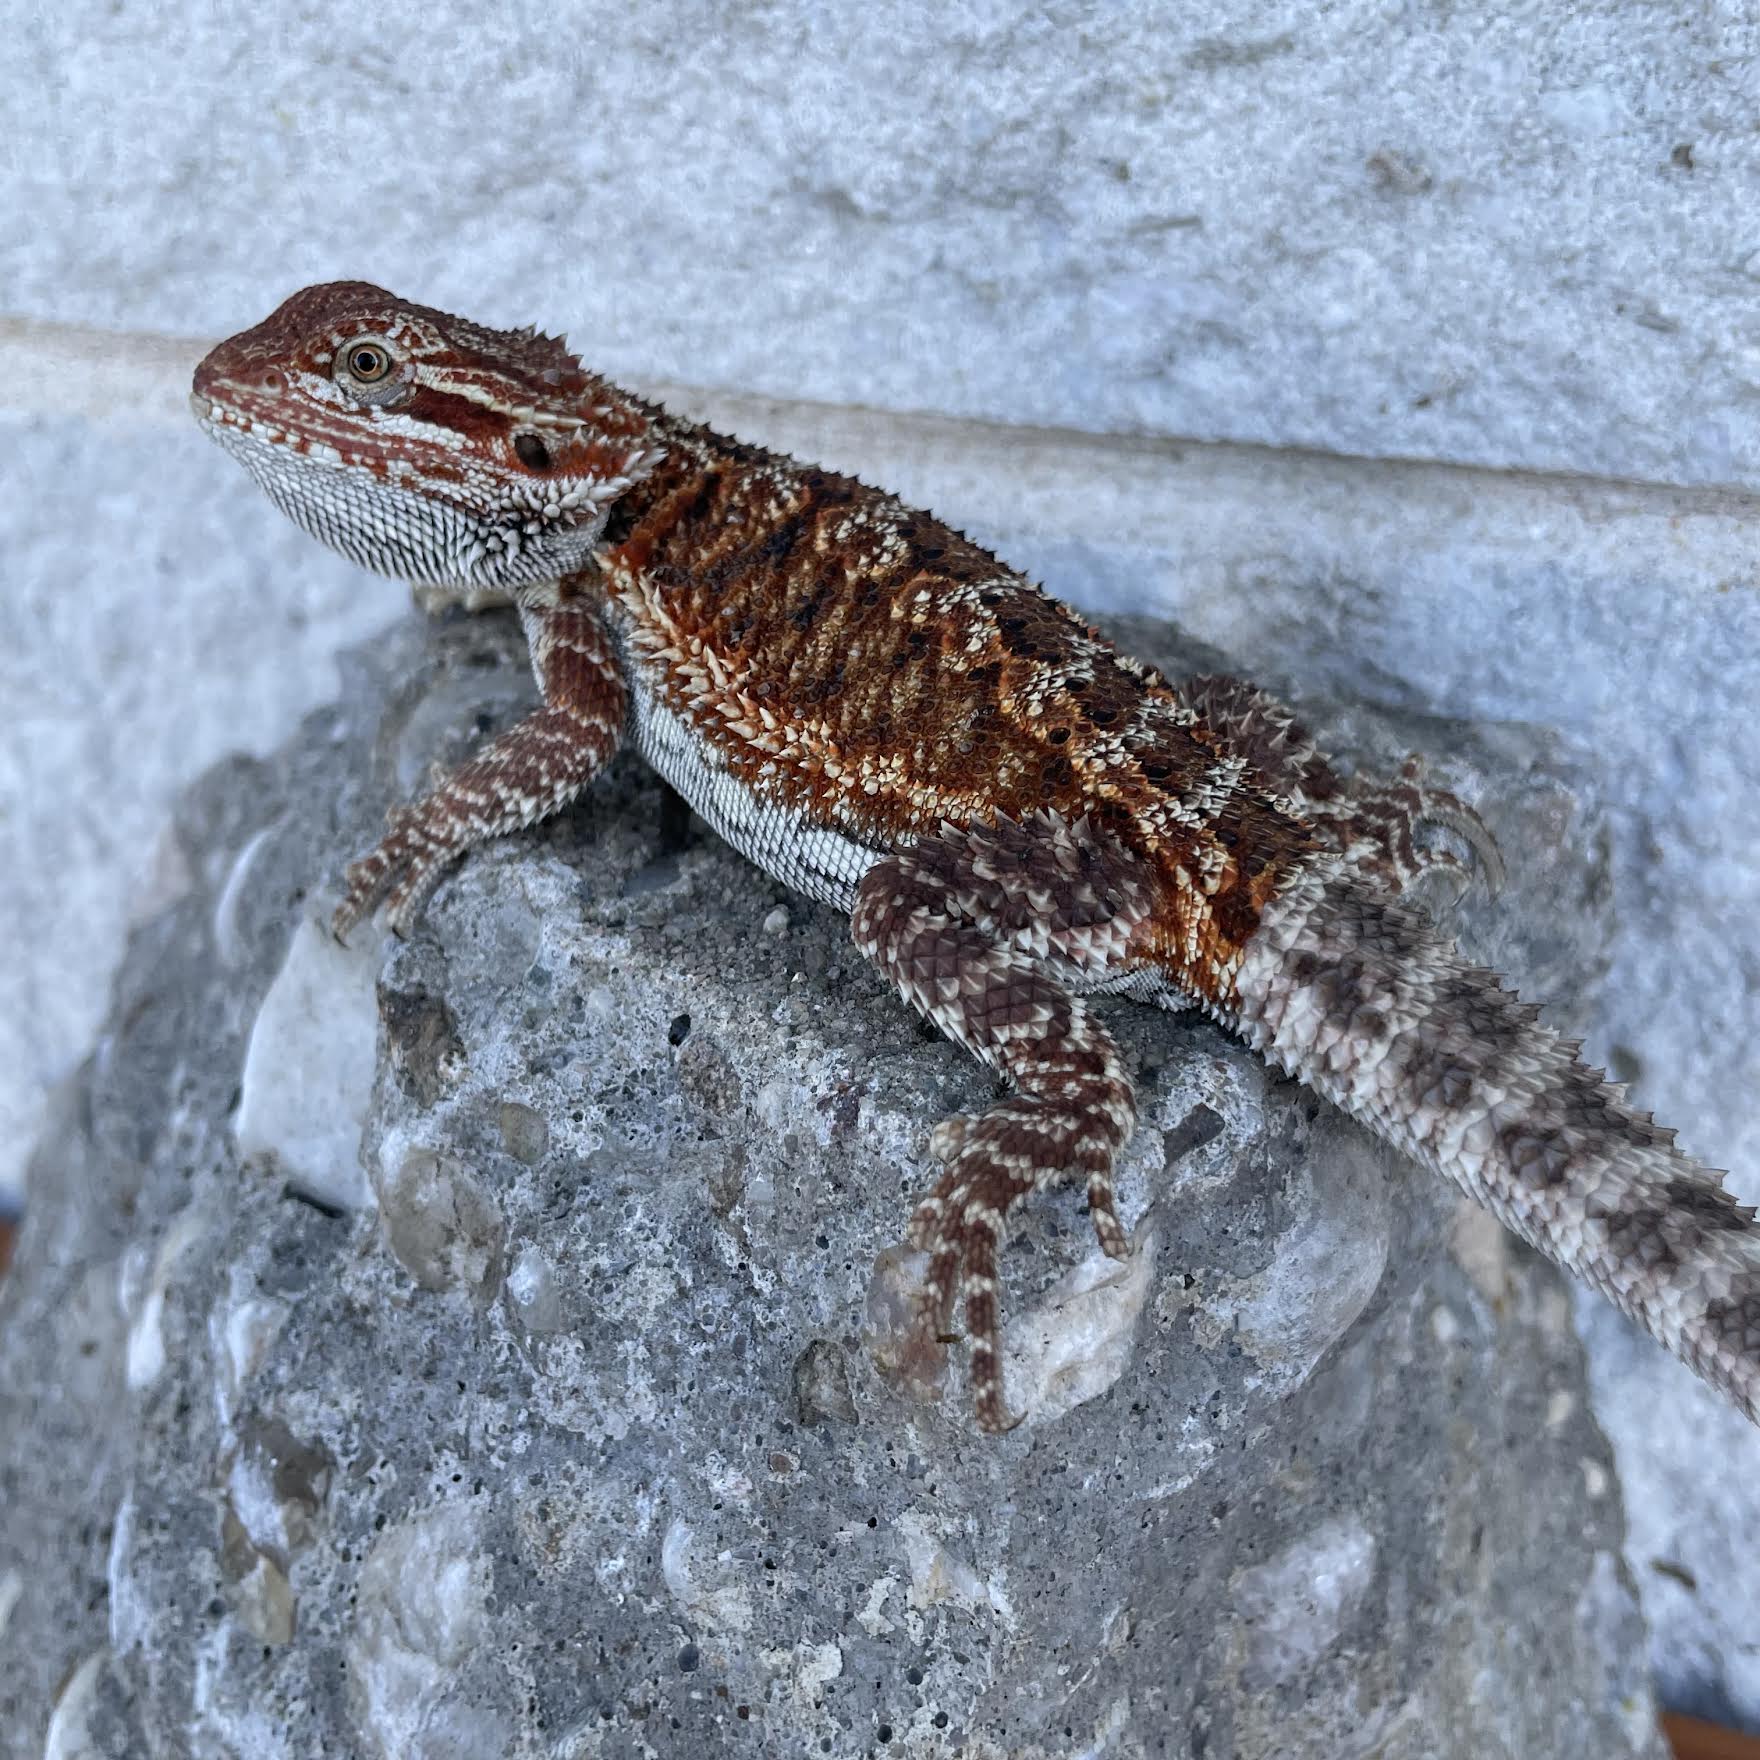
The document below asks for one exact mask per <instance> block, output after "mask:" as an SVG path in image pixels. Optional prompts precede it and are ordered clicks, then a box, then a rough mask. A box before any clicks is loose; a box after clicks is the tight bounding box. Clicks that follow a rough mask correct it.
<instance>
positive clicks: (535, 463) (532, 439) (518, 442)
mask: <svg viewBox="0 0 1760 1760" xmlns="http://www.w3.org/2000/svg"><path fill="white" fill-rule="evenodd" d="M513 450H514V452H515V453H516V454H517V455H518V457H519V461H520V463H521V464H523V465H524V466H525V467H526V469H527V470H533V471H547V470H549V468H550V464H551V459H550V448H549V447H548V446H546V445H545V444H544V442H543V441H542V440H540V439H539V438H538V436H537V435H536V434H533V433H530V432H526V433H520V434H515V435H514V437H513Z"/></svg>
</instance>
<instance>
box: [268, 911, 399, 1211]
mask: <svg viewBox="0 0 1760 1760" xmlns="http://www.w3.org/2000/svg"><path fill="white" fill-rule="evenodd" d="M357 938H358V939H359V940H360V941H361V942H362V943H363V944H364V943H367V942H370V941H371V939H372V936H371V934H370V932H368V931H365V930H362V931H357ZM377 974H378V960H377V957H376V956H375V954H374V953H372V952H370V951H368V950H366V948H365V947H364V946H363V947H362V948H359V949H357V948H354V947H343V946H341V945H339V944H338V942H337V941H336V939H335V937H334V936H332V935H331V934H330V932H329V931H328V930H327V929H326V928H324V927H323V926H321V925H320V924H319V923H317V922H315V921H314V920H312V919H311V918H310V917H306V918H302V919H301V921H300V925H299V927H298V928H297V929H296V930H295V931H294V933H293V939H292V941H291V943H290V944H289V946H288V949H287V958H286V960H285V961H284V962H283V964H282V967H281V971H280V972H279V974H278V975H277V976H276V979H275V982H274V984H273V985H272V986H271V987H270V990H269V994H268V995H267V996H265V997H264V998H263V1006H262V1007H261V1009H259V1010H258V1012H257V1019H256V1024H255V1026H254V1027H253V1028H252V1030H251V1039H250V1047H249V1049H248V1051H247V1052H246V1053H245V1064H244V1080H243V1084H242V1087H243V1092H242V1095H241V1097H240V1100H239V1107H238V1118H237V1133H238V1147H239V1152H240V1153H241V1154H243V1155H256V1154H262V1153H265V1152H268V1153H272V1154H273V1155H274V1156H275V1159H276V1161H277V1163H278V1164H279V1165H280V1167H281V1168H282V1169H283V1170H284V1171H285V1172H286V1175H287V1178H288V1179H289V1180H290V1181H291V1182H292V1183H293V1184H294V1185H295V1186H296V1187H297V1188H298V1189H299V1190H301V1191H303V1192H306V1193H308V1194H309V1195H310V1196H312V1197H314V1198H317V1199H318V1200H320V1201H321V1202H323V1203H326V1204H334V1205H336V1206H338V1207H339V1208H344V1209H358V1208H360V1207H362V1206H363V1205H367V1204H370V1203H371V1202H372V1192H371V1189H370V1187H369V1186H368V1183H367V1177H366V1174H365V1172H364V1171H363V1169H362V1166H361V1155H360V1149H361V1131H362V1128H363V1127H364V1125H365V1123H366V1116H367V1103H368V1101H369V1100H370V1099H371V1097H372V1090H373V1050H374V1045H375V1042H376V1038H377V1034H378V1020H379V1017H378V1008H377V1004H376V1001H375V996H374V984H375V980H376V977H377Z"/></svg>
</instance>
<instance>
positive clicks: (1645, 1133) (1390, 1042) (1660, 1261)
mask: <svg viewBox="0 0 1760 1760" xmlns="http://www.w3.org/2000/svg"><path fill="white" fill-rule="evenodd" d="M1236 990H1237V997H1236V1002H1235V1009H1236V1013H1235V1018H1234V1020H1233V1021H1232V1023H1231V1024H1233V1025H1234V1026H1235V1027H1236V1028H1237V1030H1238V1031H1239V1032H1240V1033H1241V1034H1242V1036H1243V1037H1244V1038H1245V1039H1246V1040H1247V1042H1248V1043H1249V1044H1250V1045H1252V1046H1253V1048H1254V1049H1255V1050H1257V1051H1259V1052H1260V1053H1261V1054H1262V1055H1264V1056H1265V1057H1266V1058H1268V1059H1269V1060H1270V1061H1271V1062H1273V1063H1275V1064H1276V1065H1277V1066H1278V1067H1279V1068H1281V1069H1282V1070H1284V1071H1285V1072H1286V1073H1287V1074H1290V1075H1294V1076H1297V1077H1299V1078H1300V1079H1301V1080H1302V1081H1304V1082H1306V1083H1307V1084H1308V1085H1309V1086H1310V1087H1312V1088H1313V1089H1315V1091H1316V1092H1318V1093H1320V1094H1323V1095H1324V1096H1325V1097H1326V1098H1327V1099H1329V1100H1331V1101H1332V1102H1334V1104H1336V1105H1338V1106H1341V1107H1343V1108H1344V1110H1345V1111H1347V1112H1349V1113H1351V1114H1353V1115H1354V1116H1355V1117H1357V1118H1358V1119H1361V1120H1362V1121H1363V1122H1364V1123H1366V1124H1368V1125H1369V1126H1370V1127H1371V1128H1372V1129H1374V1130H1375V1131H1376V1132H1378V1133H1379V1134H1380V1135H1382V1136H1384V1137H1386V1138H1387V1139H1388V1140H1389V1141H1390V1142H1392V1143H1393V1144H1394V1145H1395V1146H1396V1147H1398V1148H1400V1149H1401V1150H1403V1151H1404V1152H1405V1153H1406V1154H1408V1155H1410V1156H1412V1157H1413V1158H1414V1159H1415V1160H1418V1161H1421V1162H1423V1163H1424V1164H1425V1165H1426V1166H1429V1167H1432V1168H1434V1169H1435V1170H1436V1171H1437V1172H1439V1173H1443V1174H1446V1175H1447V1176H1448V1177H1449V1178H1450V1179H1452V1180H1454V1181H1455V1182H1456V1184H1458V1185H1460V1186H1461V1187H1463V1188H1464V1189H1465V1190H1466V1191H1467V1193H1468V1194H1469V1195H1470V1196H1472V1197H1474V1198H1476V1199H1477V1200H1478V1201H1479V1202H1480V1203H1481V1204H1483V1205H1485V1206H1486V1208H1487V1209H1489V1210H1490V1211H1491V1212H1492V1214H1493V1215H1495V1216H1496V1217H1497V1218H1498V1220H1499V1221H1501V1222H1502V1223H1503V1224H1504V1225H1505V1226H1506V1227H1508V1228H1509V1229H1511V1230H1513V1231H1514V1232H1515V1233H1516V1234H1517V1235H1519V1236H1520V1237H1521V1238H1522V1239H1523V1240H1525V1241H1527V1242H1529V1243H1530V1244H1531V1245H1532V1246H1534V1247H1537V1248H1538V1249H1539V1250H1540V1251H1541V1252H1543V1253H1545V1254H1546V1255H1547V1257H1548V1258H1550V1259H1553V1260H1555V1261H1557V1263H1558V1264H1560V1265H1562V1266H1564V1267H1565V1269H1566V1270H1568V1271H1571V1272H1574V1273H1575V1274H1576V1275H1577V1276H1579V1277H1581V1278H1583V1279H1584V1280H1585V1281H1586V1282H1588V1283H1590V1284H1593V1285H1594V1286H1595V1287H1596V1288H1597V1289H1599V1290H1601V1291H1602V1292H1603V1293H1604V1294H1605V1295H1606V1296H1607V1297H1608V1298H1609V1299H1610V1300H1612V1301H1613V1303H1614V1304H1615V1305H1616V1306H1617V1307H1619V1308H1621V1309H1622V1310H1623V1311H1624V1312H1626V1313H1627V1314H1630V1315H1631V1316H1632V1317H1633V1318H1634V1319H1636V1320H1639V1321H1641V1322H1642V1323H1643V1325H1644V1326H1645V1327H1646V1328H1648V1330H1649V1331H1650V1333H1651V1334H1652V1335H1653V1336H1654V1337H1655V1338H1656V1339H1657V1340H1658V1341H1659V1342H1660V1343H1661V1344H1663V1345H1664V1346H1665V1347H1666V1348H1667V1349H1669V1350H1671V1351H1673V1352H1674V1354H1675V1355H1676V1356H1678V1357H1680V1358H1681V1359H1682V1360H1683V1361H1684V1362H1686V1363H1687V1364H1689V1365H1690V1366H1691V1367H1692V1368H1693V1369H1694V1370H1696V1371H1697V1372H1698V1373H1699V1374H1700V1375H1702V1376H1703V1377H1704V1378H1705V1379H1706V1380H1707V1381H1708V1382H1710V1383H1711V1385H1712V1386H1713V1387H1715V1388H1717V1389H1718V1390H1719V1391H1720V1392H1722V1393H1724V1394H1726V1395H1727V1396H1728V1397H1729V1398H1730V1399H1731V1400H1733V1401H1734V1402H1735V1404H1736V1405H1738V1406H1739V1407H1740V1408H1741V1409H1742V1410H1743V1411H1744V1412H1746V1413H1747V1415H1748V1416H1749V1417H1750V1418H1751V1419H1754V1420H1755V1422H1757V1423H1760V1227H1757V1226H1756V1224H1755V1212H1754V1210H1753V1209H1751V1208H1749V1207H1748V1206H1746V1205H1743V1204H1738V1203H1737V1202H1736V1201H1735V1200H1734V1199H1733V1198H1732V1197H1731V1196H1730V1194H1729V1193H1728V1192H1726V1191H1725V1190H1724V1189H1723V1184H1722V1176H1721V1175H1719V1174H1717V1173H1714V1172H1712V1171H1711V1170H1709V1169H1707V1168H1705V1167H1702V1166H1700V1165H1699V1163H1698V1162H1696V1161H1694V1160H1692V1159H1691V1158H1690V1157H1688V1156H1686V1155H1684V1154H1682V1153H1681V1152H1680V1151H1679V1150H1678V1149H1676V1148H1675V1147H1674V1133H1673V1132H1672V1131H1669V1130H1667V1129H1665V1128H1664V1127H1662V1126H1661V1125H1658V1124H1655V1123H1653V1122H1652V1121H1651V1119H1650V1118H1649V1116H1648V1115H1647V1114H1644V1113H1639V1112H1634V1111H1633V1110H1631V1109H1630V1108H1629V1107H1628V1106H1627V1105H1626V1104H1625V1099H1624V1094H1623V1090H1621V1089H1620V1088H1618V1087H1616V1086H1614V1085H1612V1084H1610V1083H1608V1082H1607V1081H1606V1080H1605V1079H1604V1078H1603V1076H1602V1073H1601V1071H1599V1070H1594V1069H1590V1068H1588V1067H1587V1066H1586V1065H1585V1064H1583V1063H1582V1062H1580V1061H1579V1060H1578V1058H1577V1056H1576V1054H1575V1050H1576V1048H1575V1046H1574V1045H1573V1044H1571V1043H1570V1042H1568V1041H1566V1040H1564V1039H1561V1038H1560V1037H1559V1035H1558V1034H1556V1033H1554V1032H1553V1031H1552V1030H1551V1029H1550V1028H1548V1027H1544V1026H1542V1025H1540V1023H1539V1020H1538V1018H1537V1016H1538V1013H1539V1011H1538V1009H1536V1008H1535V1007H1534V1006H1533V1005H1531V1004H1529V1003H1525V1002H1522V1001H1521V1000H1520V999H1519V998H1518V997H1516V995H1515V994H1514V993H1513V992H1511V991H1509V990H1506V989H1505V988H1504V987H1503V986H1502V984H1501V983H1500V981H1499V980H1498V978H1497V977H1496V976H1495V975H1494V974H1493V973H1491V972H1488V971H1485V970H1483V969H1481V968H1479V967H1476V966H1474V965H1471V964H1469V963H1468V962H1467V961H1466V960H1465V959H1464V958H1463V957H1462V956H1461V955H1460V953H1459V952H1458V951H1457V950H1456V948H1455V946H1454V944H1453V942H1452V941H1450V940H1448V939H1447V938H1446V937H1444V936H1443V935H1441V934H1439V933H1438V932H1437V931H1436V930H1435V929H1434V928H1433V927H1432V926H1431V925H1430V924H1429V922H1428V921H1426V920H1425V919H1424V918H1423V917H1421V916H1420V915H1419V914H1418V913H1417V912H1416V911H1414V910H1412V909H1410V908H1409V907H1407V906H1404V905H1401V904H1398V903H1395V902H1393V901H1392V900H1390V899H1388V898H1387V897H1386V896H1385V895H1383V894H1381V893H1380V892H1379V891H1378V890H1372V889H1371V888H1369V887H1368V886H1366V885H1364V884H1363V883H1361V882H1357V881H1353V880H1352V879H1351V878H1350V876H1349V875H1347V874H1346V873H1345V872H1344V871H1343V870H1342V868H1341V867H1340V866H1339V865H1338V864H1337V863H1336V862H1334V863H1328V864H1323V865H1320V866H1318V867H1316V868H1314V869H1311V870H1309V871H1308V872H1307V873H1306V874H1304V875H1303V876H1302V878H1301V879H1300V880H1298V881H1297V882H1296V883H1295V884H1294V885H1293V886H1292V887H1291V888H1290V890H1289V891H1288V892H1287V893H1285V894H1284V896H1283V897H1282V898H1280V899H1278V900H1277V901H1276V902H1275V903H1274V904H1273V905H1271V906H1270V907H1269V908H1268V909H1267V911H1266V912H1265V915H1264V918H1263V920H1262V922H1261V924H1260V927H1259V929H1258V931H1257V933H1255V935H1254V936H1253V938H1252V940H1251V941H1250V942H1249V943H1248V947H1247V951H1246V955H1245V958H1244V959H1243V961H1242V964H1241V967H1240V969H1239V973H1238V977H1237V980H1236Z"/></svg>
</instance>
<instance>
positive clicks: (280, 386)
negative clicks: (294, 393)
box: [257, 367, 287, 391]
mask: <svg viewBox="0 0 1760 1760" xmlns="http://www.w3.org/2000/svg"><path fill="white" fill-rule="evenodd" d="M257 383H258V384H259V385H260V386H261V387H262V388H263V389H264V390H265V391H285V390H286V389H287V380H286V379H285V378H284V377H283V376H282V374H281V371H280V369H279V368H278V367H265V368H264V369H263V370H262V372H261V373H259V374H258V375H257Z"/></svg>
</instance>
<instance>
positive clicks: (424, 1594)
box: [348, 1503, 503, 1760]
mask: <svg viewBox="0 0 1760 1760" xmlns="http://www.w3.org/2000/svg"><path fill="white" fill-rule="evenodd" d="M475 1541H476V1530H475V1524H474V1522H473V1520H472V1518H471V1514H470V1512H469V1510H468V1509H466V1508H465V1507H464V1506H463V1505H461V1504H453V1503H448V1504H441V1505H438V1506H437V1507H435V1508H433V1509H429V1510H425V1511H423V1512H422V1513H421V1514H419V1515H416V1516H412V1517H411V1518H410V1519H409V1520H408V1521H405V1522H403V1523H400V1524H399V1525H398V1526H397V1527H395V1528H391V1529H388V1530H387V1531H386V1532H385V1534H384V1535H383V1537H382V1538H381V1539H380V1540H379V1542H378V1544H377V1545H376V1546H375V1547H374V1548H373V1551H372V1554H371V1556H370V1557H369V1558H368V1559H367V1561H366V1563H365V1564H364V1565H363V1566H362V1567H361V1575H360V1586H359V1590H358V1595H357V1601H356V1612H355V1631H354V1636H353V1640H352V1642H351V1643H350V1644H349V1649H348V1655H349V1675H350V1678H351V1681H352V1688H353V1691H354V1693H355V1695H356V1698H357V1702H358V1705H359V1708H360V1711H361V1715H362V1722H363V1725H364V1727H365V1729H366V1731H367V1733H368V1735H369V1736H370V1737H371V1738H372V1739H373V1741H374V1743H375V1745H376V1746H377V1748H378V1750H379V1752H380V1753H381V1754H382V1755H383V1756H384V1760H400V1757H401V1756H403V1755H407V1754H412V1753H417V1752H423V1753H426V1752H434V1753H445V1754H447V1755H448V1756H452V1755H453V1754H455V1753H457V1754H458V1755H459V1757H460V1760H462V1756H463V1755H464V1754H466V1753H469V1752H471V1751H472V1750H471V1749H470V1748H459V1747H457V1745H456V1738H457V1737H458V1736H460V1735H464V1734H475V1735H477V1736H479V1737H480V1738H481V1739H483V1740H484V1743H485V1745H484V1746H483V1747H481V1748H480V1749H478V1750H476V1751H477V1752H480V1753H482V1754H483V1755H484V1757H485V1760H493V1756H494V1755H497V1754H499V1753H501V1752H502V1747H503V1743H502V1742H501V1741H499V1740H490V1739H488V1732H487V1731H483V1730H480V1729H479V1728H478V1727H477V1726H478V1723H479V1720H478V1719H476V1718H475V1717H473V1715H472V1713H471V1709H470V1707H468V1706H463V1705H459V1704H456V1703H454V1702H452V1701H451V1700H450V1699H449V1697H448V1692H447V1688H448V1685H449V1682H450V1680H451V1675H452V1671H453V1670H454V1669H455V1668H456V1667H457V1665H458V1664H460V1663H461V1662H463V1661H464V1660H465V1658H466V1657H467V1656H468V1655H469V1654H470V1650H471V1645H472V1642H473V1640H474V1639H475V1638H476V1636H477V1635H478V1633H479V1632H480V1631H481V1630H482V1628H483V1622H484V1612H485V1607H484V1603H485V1600H486V1598H487V1596H488V1594H489V1584H490V1575H489V1560H488V1559H487V1558H486V1557H484V1556H482V1555H481V1554H480V1553H478V1552H477V1551H476V1550H475ZM445 1737H452V1738H454V1740H453V1741H451V1742H449V1743H447V1745H444V1746H442V1745H441V1741H442V1738H445Z"/></svg>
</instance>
